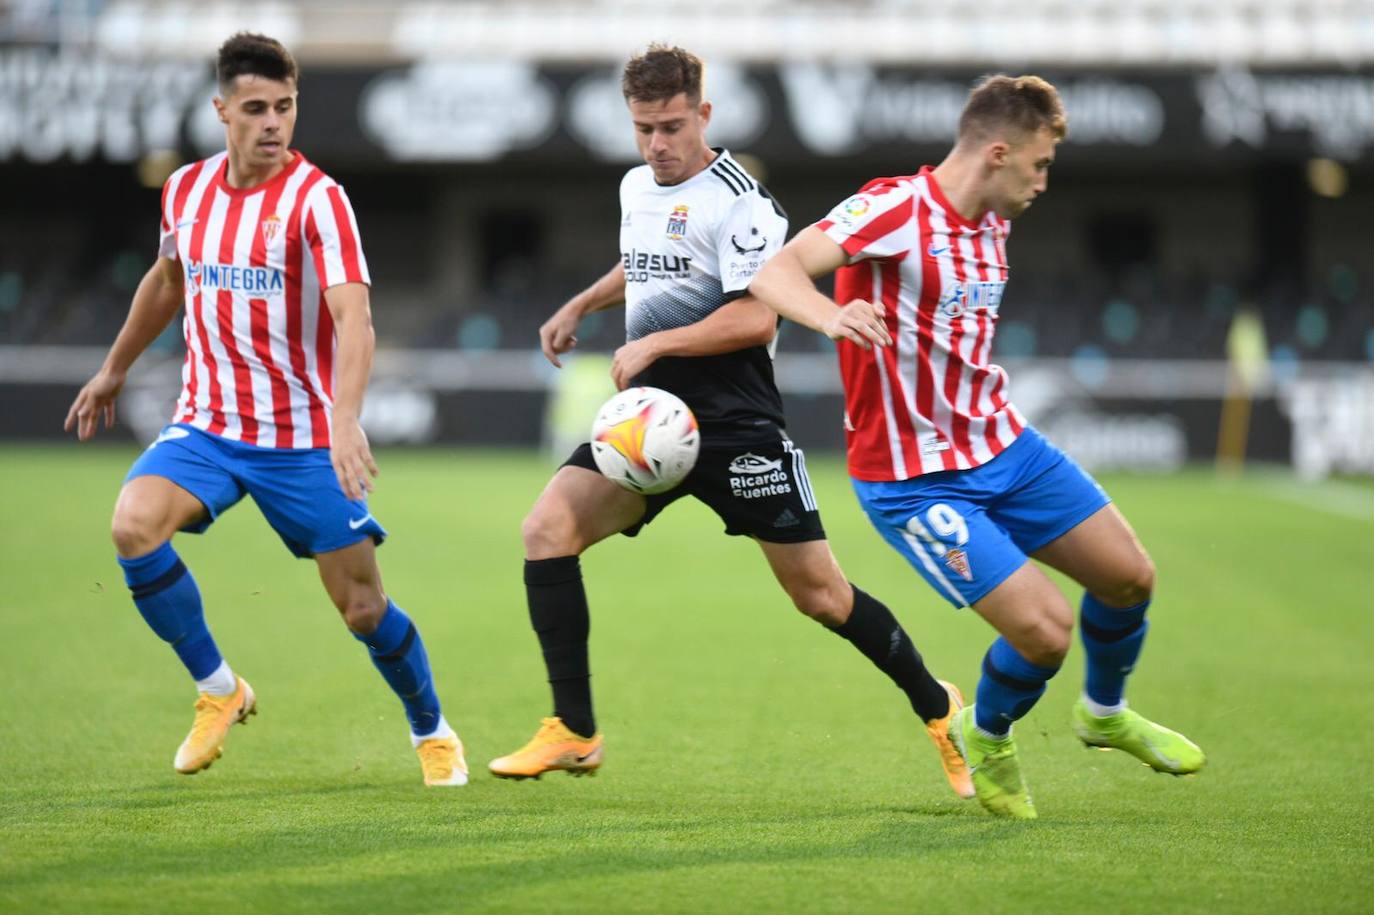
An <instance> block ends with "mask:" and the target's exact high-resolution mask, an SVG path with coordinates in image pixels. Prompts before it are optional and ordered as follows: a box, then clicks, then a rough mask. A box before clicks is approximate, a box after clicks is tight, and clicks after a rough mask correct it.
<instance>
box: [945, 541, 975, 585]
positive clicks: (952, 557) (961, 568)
mask: <svg viewBox="0 0 1374 915" xmlns="http://www.w3.org/2000/svg"><path fill="white" fill-rule="evenodd" d="M945 565H947V566H949V567H950V568H951V569H953V570H954V571H955V572H958V573H959V577H961V578H962V579H963V580H964V581H973V570H972V569H971V568H969V564H968V553H966V552H964V551H963V550H961V549H959V548H958V547H955V548H954V549H952V550H950V551H949V552H947V553H945Z"/></svg>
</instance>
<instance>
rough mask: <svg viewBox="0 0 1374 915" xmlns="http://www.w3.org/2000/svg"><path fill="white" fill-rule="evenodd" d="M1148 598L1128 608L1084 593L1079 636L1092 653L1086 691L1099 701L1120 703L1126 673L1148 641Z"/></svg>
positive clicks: (1085, 647)
mask: <svg viewBox="0 0 1374 915" xmlns="http://www.w3.org/2000/svg"><path fill="white" fill-rule="evenodd" d="M1149 606H1150V602H1149V601H1148V600H1146V601H1144V602H1142V603H1139V604H1136V605H1135V606H1134V607H1127V608H1125V609H1124V610H1122V609H1118V608H1116V607H1108V606H1107V605H1106V604H1104V603H1102V602H1101V601H1100V600H1098V599H1097V598H1095V597H1093V596H1092V595H1091V594H1086V593H1085V594H1084V595H1083V604H1082V610H1081V613H1080V620H1079V627H1078V632H1079V637H1080V638H1081V639H1082V640H1083V648H1084V651H1085V653H1086V654H1087V656H1088V676H1087V682H1086V684H1085V685H1084V687H1083V691H1084V692H1085V693H1087V694H1088V698H1089V699H1091V700H1092V701H1094V702H1096V703H1098V704H1099V705H1117V704H1119V703H1120V702H1121V694H1122V692H1123V691H1124V690H1125V689H1126V675H1127V674H1129V673H1130V672H1131V670H1132V668H1134V667H1135V662H1136V659H1137V658H1139V657H1140V649H1141V646H1143V645H1144V644H1145V633H1146V632H1147V631H1148V630H1149V628H1150V621H1149V620H1147V619H1145V611H1146V610H1147V609H1148V608H1149Z"/></svg>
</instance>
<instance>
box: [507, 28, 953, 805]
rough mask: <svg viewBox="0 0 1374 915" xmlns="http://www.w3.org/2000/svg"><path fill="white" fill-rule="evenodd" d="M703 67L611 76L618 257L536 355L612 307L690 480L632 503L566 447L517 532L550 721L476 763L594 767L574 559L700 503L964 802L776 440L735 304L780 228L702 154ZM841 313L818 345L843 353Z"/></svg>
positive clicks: (778, 410) (751, 331)
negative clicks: (620, 171) (748, 542)
mask: <svg viewBox="0 0 1374 915" xmlns="http://www.w3.org/2000/svg"><path fill="white" fill-rule="evenodd" d="M701 77H702V65H701V61H700V60H698V59H697V58H696V57H694V56H693V55H691V54H689V53H687V52H686V51H683V50H681V49H680V48H669V47H663V46H659V45H654V46H651V47H650V48H649V49H648V51H647V52H646V53H644V54H642V55H639V56H637V57H635V58H633V59H631V60H630V62H629V64H628V65H627V66H626V68H625V73H624V77H623V80H622V88H623V90H624V94H625V99H626V102H627V104H628V106H629V110H630V115H631V119H632V121H633V123H634V128H635V136H636V141H637V143H638V146H639V151H640V153H641V155H642V156H643V157H644V161H645V165H644V166H640V167H638V168H635V169H632V170H631V171H630V172H629V173H628V174H627V175H626V176H625V179H624V181H623V182H622V183H621V189H620V196H621V239H620V240H621V261H620V263H618V264H616V266H615V267H613V268H612V269H611V270H610V271H609V272H608V273H607V274H606V275H605V276H603V277H602V278H601V279H600V280H598V281H597V282H596V283H594V284H593V285H592V286H590V287H588V288H587V289H585V290H583V291H582V292H581V293H579V294H577V295H576V296H574V297H573V298H572V299H570V300H569V301H568V302H567V303H566V304H564V305H563V307H561V308H560V309H559V310H558V311H557V312H556V313H555V314H554V316H553V317H552V318H550V319H549V320H548V321H547V322H546V323H545V324H544V326H543V327H541V328H540V332H539V336H540V343H541V345H542V347H543V350H544V355H545V356H547V357H548V359H549V361H550V362H552V363H553V364H554V365H556V366H557V365H560V363H559V358H558V357H559V355H560V354H562V353H565V352H567V351H568V350H570V349H572V347H573V346H574V345H576V342H577V340H576V337H575V336H574V333H575V331H576V329H577V325H578V323H579V322H580V320H581V319H582V318H583V317H585V316H586V315H587V314H590V313H591V312H594V311H600V310H602V309H604V308H609V307H612V306H614V305H619V304H621V303H622V302H623V303H625V305H626V331H627V338H628V342H627V343H626V344H625V345H624V346H622V347H621V348H620V349H618V350H617V351H616V353H615V357H614V360H613V362H612V369H611V372H612V376H613V378H614V380H615V383H616V386H617V387H620V388H624V387H627V386H628V385H631V384H645V385H652V386H654V387H661V388H663V389H665V390H668V391H671V392H673V393H674V394H677V395H678V396H679V397H681V398H682V399H683V400H684V401H685V402H686V403H687V405H688V406H689V407H691V408H692V411H693V412H694V413H695V414H696V417H697V421H698V423H699V425H700V427H701V452H700V455H699V457H698V459H697V463H696V466H695V467H694V469H693V470H692V472H691V474H689V475H688V477H687V479H686V480H684V481H683V483H682V484H681V485H680V486H678V487H677V488H676V489H674V490H672V491H670V492H667V493H663V494H660V495H654V496H647V497H646V496H642V495H639V494H637V493H633V492H630V491H629V490H626V489H622V488H621V487H619V486H617V485H616V484H615V483H612V482H611V481H610V480H608V479H606V478H605V477H603V476H602V475H601V474H600V473H599V472H597V470H596V465H595V462H594V461H593V460H592V456H591V448H590V446H589V445H587V444H584V445H582V446H580V447H579V448H578V449H577V450H576V451H575V452H574V453H573V455H572V457H571V458H569V460H568V461H567V463H565V464H564V465H563V467H561V468H560V469H559V470H558V472H557V473H556V474H555V475H554V477H553V479H552V480H551V481H550V482H549V484H548V486H547V487H546V488H545V489H544V491H543V493H542V494H541V495H540V496H539V499H538V501H537V502H536V503H535V505H534V508H533V509H532V510H531V511H530V514H529V516H528V517H527V518H526V519H525V522H524V525H523V528H522V534H523V537H524V543H525V556H526V560H525V587H526V594H527V597H528V600H529V612H530V621H531V622H532V624H533V626H534V630H535V632H536V633H537V634H538V636H539V642H540V645H541V647H542V649H543V654H544V663H545V665H546V667H547V669H548V675H549V682H550V684H551V685H552V687H553V703H554V714H553V716H552V717H549V718H545V719H544V723H543V726H542V727H541V728H540V729H539V731H538V732H537V733H536V734H535V736H534V738H533V739H532V740H531V741H530V742H529V743H528V744H527V745H526V746H524V747H523V748H521V749H520V750H518V751H516V752H515V753H512V754H510V755H509V756H503V757H501V758H500V759H496V760H493V761H492V762H491V764H490V768H491V771H492V772H493V773H494V774H495V775H498V776H501V777H506V778H529V777H537V776H539V775H541V774H543V773H544V772H548V771H553V770H557V769H564V770H567V771H569V772H572V773H574V774H582V773H585V772H589V771H594V770H595V769H596V768H597V767H598V766H600V765H601V761H602V756H603V741H602V736H601V734H600V733H599V732H598V731H597V729H596V722H595V719H594V717H593V714H592V699H591V687H590V683H589V672H588V664H587V634H588V630H589V615H588V610H587V598H586V593H585V591H584V590H583V587H582V573H581V569H580V565H579V560H578V557H579V555H580V554H581V553H582V552H583V551H584V550H586V549H587V548H588V547H590V546H592V545H593V544H595V543H598V542H600V541H601V540H604V539H606V538H607V537H610V536H611V535H613V534H616V533H624V534H626V535H628V536H634V535H636V534H637V533H638V532H639V531H640V529H641V528H642V527H643V526H644V525H645V524H647V523H649V522H650V521H652V520H653V518H654V517H655V516H657V515H658V513H659V512H661V511H662V510H663V509H664V508H665V507H667V506H668V505H669V504H671V503H672V502H674V501H676V500H677V499H679V498H682V497H683V496H686V495H692V496H695V497H696V498H698V499H700V500H701V501H702V502H705V503H706V504H707V505H709V506H710V507H711V508H712V509H713V510H714V511H715V512H716V513H717V514H718V515H719V516H720V517H721V519H722V520H723V521H724V522H725V526H726V527H725V530H726V533H728V534H736V535H741V536H748V537H752V538H753V539H754V540H755V542H757V543H758V544H759V546H760V547H761V548H762V549H763V553H764V556H765V557H766V558H767V560H768V564H769V565H770V567H771V568H772V570H773V573H774V575H775V576H776V577H777V579H778V582H779V583H780V584H781V585H782V587H783V589H784V590H785V591H786V592H787V594H788V596H789V597H790V598H791V599H792V602H793V603H794V604H795V605H796V607H797V609H798V610H800V611H801V612H802V613H805V614H806V615H807V616H810V617H811V618H813V619H815V620H817V621H818V622H820V623H822V624H823V625H825V626H827V627H828V628H830V629H832V630H834V631H835V632H836V633H837V634H839V635H841V636H843V637H844V638H845V639H847V640H849V641H850V642H851V643H852V644H853V645H854V646H855V647H856V648H857V649H858V650H859V651H860V652H862V653H863V654H864V656H865V657H867V658H868V659H869V660H870V661H872V662H873V664H874V665H876V666H877V667H878V668H879V669H880V670H882V671H883V672H884V673H886V674H887V675H888V676H889V677H890V678H891V679H892V680H893V681H894V682H895V683H896V684H897V686H898V687H900V688H901V689H902V690H903V691H904V692H905V693H906V695H907V697H908V699H909V701H910V703H911V706H912V708H913V709H914V710H915V711H916V713H917V714H918V715H920V717H921V718H922V720H923V721H925V722H926V730H927V733H928V734H929V735H930V737H931V739H932V740H933V741H934V742H935V744H936V746H937V748H938V749H939V751H940V757H941V763H942V765H943V767H944V769H945V773H946V775H947V777H948V778H949V781H950V784H951V786H952V787H953V788H954V790H955V791H956V792H958V793H959V794H960V795H961V796H963V797H972V796H973V786H972V783H971V781H970V779H969V773H968V770H967V768H966V767H965V766H964V764H963V761H962V759H961V758H960V756H959V754H958V753H957V752H956V751H955V749H954V747H953V745H952V744H951V743H950V740H949V737H948V725H949V721H950V719H951V718H952V717H953V715H954V713H955V712H956V711H958V709H959V708H960V707H962V699H961V697H960V696H959V691H958V690H957V689H956V688H955V687H954V686H953V685H952V684H948V683H943V682H941V681H938V680H936V679H935V678H933V677H932V676H931V674H930V673H929V671H927V670H926V668H925V665H924V664H923V663H922V660H921V656H920V654H919V653H917V651H916V648H915V646H914V645H913V644H912V642H911V639H910V638H909V637H908V636H907V634H906V632H905V631H904V630H903V629H902V627H901V625H900V624H899V623H898V622H897V620H896V619H895V618H894V617H893V615H892V613H891V611H889V610H888V608H887V607H885V606H884V605H883V604H882V603H881V602H879V601H878V600H876V599H874V598H873V597H871V596H870V595H868V594H865V593H864V592H863V591H861V590H859V589H858V588H856V587H854V586H853V585H852V584H850V583H849V582H848V581H847V580H846V579H845V577H844V573H843V572H842V571H841V570H840V567H839V564H838V563H837V562H836V561H835V557H834V555H833V554H832V553H831V551H830V546H829V544H828V543H827V542H826V539H825V531H824V529H823V528H822V527H821V521H820V515H819V513H818V512H817V510H816V503H815V498H814V496H813V494H812V492H811V484H810V481H809V480H808V479H807V476H806V464H805V461H804V459H803V456H802V453H801V450H800V449H798V448H797V447H796V446H795V445H793V444H792V442H791V441H790V440H789V439H788V438H787V435H786V433H785V432H784V431H783V427H784V422H783V415H782V398H781V396H780V395H779V393H778V389H777V385H776V384H775V383H774V381H773V362H772V351H771V350H772V346H773V344H774V341H775V340H776V336H777V318H776V316H775V315H774V313H773V311H772V310H771V309H769V308H768V307H767V306H765V305H763V304H762V303H760V302H759V301H757V300H756V299H754V298H753V297H752V296H749V295H747V294H746V289H747V287H748V285H749V281H750V280H751V279H752V278H753V276H754V274H755V272H757V270H758V269H759V267H760V266H761V265H762V263H763V261H764V260H766V259H767V257H768V256H769V255H770V254H772V253H773V252H774V251H776V250H777V249H778V248H779V247H781V245H782V243H783V242H784V241H785V236H786V234H787V219H786V216H785V215H784V214H783V211H782V208H781V207H779V206H778V205H777V204H776V203H775V202H774V201H773V199H772V198H771V197H770V196H769V195H768V193H767V191H765V190H764V189H763V188H762V186H760V185H758V184H757V183H756V182H755V181H754V180H753V178H752V177H750V176H749V174H748V173H747V172H746V171H745V170H744V169H743V168H742V167H740V166H739V164H738V163H736V162H735V161H734V160H733V159H732V158H731V157H730V154H729V153H728V152H726V151H725V150H715V149H711V148H710V147H709V146H708V145H707V143H706V136H705V131H706V126H707V124H708V123H709V121H710V116H711V104H710V103H709V102H706V101H703V100H702V92H701ZM850 320H851V319H850V318H848V317H847V316H845V314H844V312H843V311H841V312H840V315H839V316H838V317H837V318H836V321H835V326H834V327H831V328H827V331H828V332H829V333H830V335H831V336H832V337H841V336H843V337H846V338H848V339H854V340H856V342H859V341H861V340H862V339H863V336H864V335H863V333H861V331H860V330H859V329H857V328H854V327H850V326H848V324H847V323H846V322H848V321H850Z"/></svg>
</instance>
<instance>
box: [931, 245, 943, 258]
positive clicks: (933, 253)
mask: <svg viewBox="0 0 1374 915" xmlns="http://www.w3.org/2000/svg"><path fill="white" fill-rule="evenodd" d="M948 250H949V245H945V246H944V247H943V248H937V247H935V246H934V245H931V246H930V250H929V251H927V252H926V253H927V254H929V255H930V256H931V257H939V256H940V255H941V254H944V253H945V252H946V251H948Z"/></svg>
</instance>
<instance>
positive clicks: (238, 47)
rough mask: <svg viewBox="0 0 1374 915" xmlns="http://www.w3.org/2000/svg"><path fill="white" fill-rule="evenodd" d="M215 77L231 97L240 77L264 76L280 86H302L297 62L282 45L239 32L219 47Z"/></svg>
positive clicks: (272, 40) (266, 38)
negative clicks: (280, 84) (285, 84)
mask: <svg viewBox="0 0 1374 915" xmlns="http://www.w3.org/2000/svg"><path fill="white" fill-rule="evenodd" d="M215 75H216V76H217V77H218V78H219V88H220V92H221V93H225V94H228V92H229V91H230V89H232V88H233V82H234V80H235V79H236V78H237V77H240V76H261V77H263V78H264V79H271V80H276V81H277V82H281V83H284V82H287V81H288V80H290V81H292V82H298V81H299V76H300V72H299V71H298V70H297V69H296V59H295V58H294V57H292V56H291V52H290V51H288V50H286V48H285V47H284V46H283V45H282V43H281V42H280V41H277V40H276V39H275V38H268V37H267V36H266V35H259V34H257V33H256V32H239V33H238V34H237V35H234V36H233V37H232V38H230V39H229V40H228V41H226V42H225V43H224V44H222V45H220V46H219V56H218V57H217V58H216V60H215Z"/></svg>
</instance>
